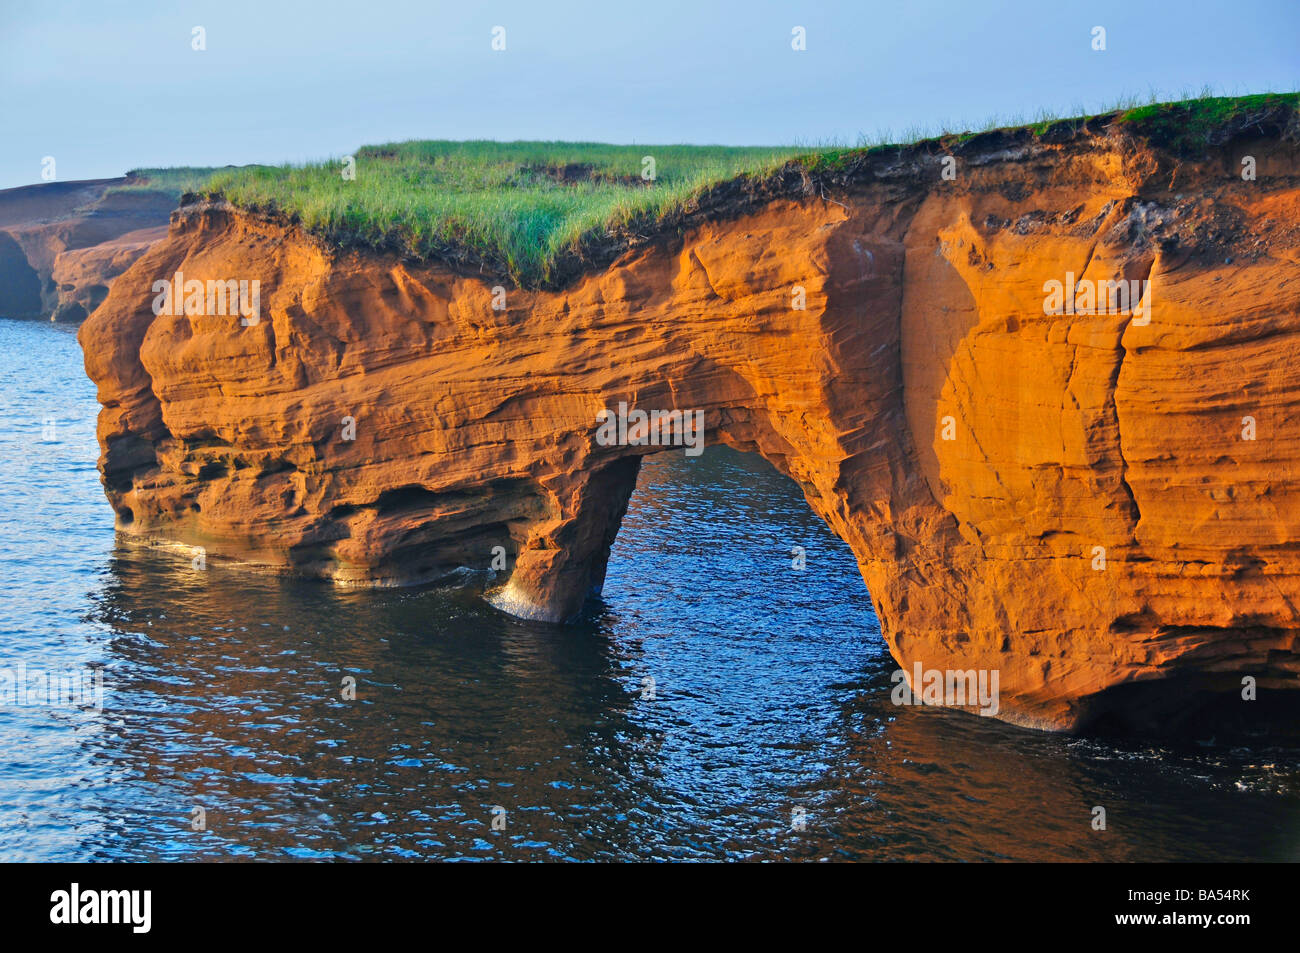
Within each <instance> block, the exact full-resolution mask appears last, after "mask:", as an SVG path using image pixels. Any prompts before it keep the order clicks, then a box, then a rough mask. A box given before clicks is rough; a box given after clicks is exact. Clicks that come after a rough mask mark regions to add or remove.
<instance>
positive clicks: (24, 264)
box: [0, 177, 176, 321]
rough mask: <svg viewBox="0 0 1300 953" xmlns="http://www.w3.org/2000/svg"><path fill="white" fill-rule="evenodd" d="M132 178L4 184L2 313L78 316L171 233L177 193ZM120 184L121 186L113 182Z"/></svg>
mask: <svg viewBox="0 0 1300 953" xmlns="http://www.w3.org/2000/svg"><path fill="white" fill-rule="evenodd" d="M130 182H131V180H130V179H127V178H125V177H123V178H119V179H95V180H89V181H82V182H50V183H48V184H45V185H28V186H23V187H21V188H16V189H3V190H0V316H3V317H11V318H51V319H53V320H56V321H80V320H82V319H84V318H85V317H86V315H88V314H89V313H90V312H91V311H94V310H95V308H97V307H98V306H99V304H100V302H101V301H103V300H104V298H106V297H107V296H108V289H109V288H110V287H111V286H112V284H113V281H114V279H116V278H117V276H118V275H120V274H121V273H122V272H124V271H126V269H127V268H129V267H130V266H131V264H132V263H133V262H134V261H135V260H136V259H137V258H139V257H140V256H141V255H142V254H144V251H145V249H147V248H148V247H149V246H150V245H151V244H153V243H154V242H156V241H159V240H160V239H162V238H163V237H165V236H166V234H167V219H168V216H169V215H170V214H171V211H172V209H173V208H175V207H176V202H175V200H174V198H173V197H171V196H168V195H165V194H162V193H159V192H156V191H152V190H148V189H139V190H136V189H130V190H127V189H122V188H120V187H121V186H125V185H127V184H128V183H130ZM115 187H118V188H115Z"/></svg>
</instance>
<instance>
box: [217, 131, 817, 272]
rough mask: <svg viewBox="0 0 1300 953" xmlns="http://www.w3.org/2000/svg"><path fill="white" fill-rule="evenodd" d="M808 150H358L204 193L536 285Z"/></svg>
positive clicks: (474, 145)
mask: <svg viewBox="0 0 1300 953" xmlns="http://www.w3.org/2000/svg"><path fill="white" fill-rule="evenodd" d="M806 151H807V150H800V149H795V148H787V149H774V148H761V147H760V148H731V147H724V146H613V145H604V144H601V143H581V142H484V141H480V142H450V141H428V142H403V143H394V144H390V145H382V146H366V147H364V148H362V149H360V150H358V151H357V153H356V156H355V161H356V166H355V173H356V178H355V179H354V180H351V181H349V180H346V179H344V178H343V176H342V174H341V173H342V171H343V164H342V163H341V162H337V161H336V162H330V163H320V164H309V165H305V166H276V167H268V166H260V167H247V168H242V169H235V170H231V171H227V172H219V173H217V174H216V175H215V176H214V177H213V178H212V180H211V181H210V182H209V183H208V186H207V187H208V189H209V190H212V191H216V192H221V193H223V194H224V195H225V196H226V197H227V198H228V199H229V200H230V201H231V202H233V203H235V204H236V205H240V206H243V207H246V208H254V209H262V210H267V211H281V212H288V213H290V214H293V215H296V216H297V217H298V219H299V220H300V221H301V222H302V224H303V225H304V226H306V227H307V229H309V230H310V231H313V232H317V233H319V234H323V235H325V236H327V237H330V238H333V239H336V240H347V241H353V242H359V243H361V244H366V245H372V246H376V247H385V246H387V247H395V248H397V249H400V250H401V251H403V252H405V253H408V254H412V255H415V256H417V257H428V256H430V255H436V254H437V253H438V252H439V251H441V250H444V249H447V248H451V247H459V248H467V249H469V250H470V251H472V252H475V253H476V254H478V255H480V256H481V257H483V258H485V259H488V260H490V261H492V260H495V261H498V262H500V263H501V264H502V265H503V266H504V267H505V269H506V270H507V271H508V272H509V274H510V276H511V278H512V279H514V280H515V281H516V282H519V283H521V284H532V283H536V282H538V281H545V280H547V279H548V278H549V277H551V273H552V267H553V265H554V263H555V261H556V259H557V258H558V257H559V255H560V254H561V252H563V251H564V250H565V249H567V248H572V247H574V246H575V244H576V243H577V242H578V240H579V239H580V238H581V237H582V236H584V235H586V234H589V233H594V232H597V231H599V230H602V229H606V228H609V227H611V226H614V227H616V226H620V225H628V224H630V223H632V222H634V221H636V220H638V219H641V218H643V217H648V218H650V219H656V218H659V217H660V216H662V215H663V214H666V213H667V212H669V211H671V210H674V209H678V208H680V207H681V206H683V205H684V204H686V203H687V202H688V201H689V200H690V199H691V197H692V196H694V195H697V194H698V193H699V192H700V191H701V190H703V189H704V188H705V187H706V186H709V185H712V184H714V183H717V182H721V181H725V180H727V179H731V178H734V177H736V176H739V175H745V174H749V175H761V174H764V173H766V172H769V171H771V170H773V169H776V168H778V167H780V166H781V165H782V164H784V163H785V162H786V161H787V160H789V159H790V158H793V157H794V156H796V155H799V154H800V153H801V152H806ZM646 157H650V158H651V159H653V161H654V166H653V174H654V178H653V180H647V179H644V178H642V170H643V169H646V170H647V171H649V166H648V165H647V164H646V163H645V161H644V160H645V158H646Z"/></svg>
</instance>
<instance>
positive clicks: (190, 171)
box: [104, 165, 219, 203]
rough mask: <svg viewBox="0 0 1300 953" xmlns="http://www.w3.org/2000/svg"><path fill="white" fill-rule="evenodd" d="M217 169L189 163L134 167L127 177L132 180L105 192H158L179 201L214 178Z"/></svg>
mask: <svg viewBox="0 0 1300 953" xmlns="http://www.w3.org/2000/svg"><path fill="white" fill-rule="evenodd" d="M217 171H219V169H218V167H216V166H188V165H182V166H175V167H173V168H170V169H132V170H131V171H130V172H128V173H127V178H129V179H130V180H131V181H129V182H127V183H126V184H125V185H114V186H112V187H111V188H108V189H105V190H104V194H105V195H116V194H117V193H119V192H126V193H132V194H138V193H140V192H156V193H158V194H160V195H166V196H169V197H170V198H171V199H172V200H173V201H175V202H177V203H179V202H180V200H181V196H182V195H184V194H185V193H186V192H198V191H200V190H201V189H203V187H204V185H206V183H207V182H208V180H210V179H211V178H212V174H213V173H214V172H217Z"/></svg>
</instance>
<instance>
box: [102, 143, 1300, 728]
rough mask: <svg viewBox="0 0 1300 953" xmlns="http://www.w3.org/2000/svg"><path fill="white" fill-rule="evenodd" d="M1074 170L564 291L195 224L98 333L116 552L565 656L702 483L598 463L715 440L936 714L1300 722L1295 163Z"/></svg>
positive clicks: (977, 163) (192, 219)
mask: <svg viewBox="0 0 1300 953" xmlns="http://www.w3.org/2000/svg"><path fill="white" fill-rule="evenodd" d="M1050 140H1051V137H1043V138H1042V139H1033V138H1032V137H1025V136H1021V137H1015V136H1011V137H1003V139H1001V140H997V139H996V137H995V140H994V141H989V140H987V138H986V139H985V140H982V141H973V142H972V143H970V144H968V145H967V146H966V147H964V148H963V149H961V150H958V151H957V152H956V153H955V154H954V161H953V162H951V163H946V162H944V157H943V156H942V155H939V154H931V153H924V152H916V151H913V152H910V153H900V154H899V155H897V156H892V157H891V156H889V155H886V156H884V157H881V158H879V159H876V160H873V161H872V162H871V163H868V164H866V165H864V166H862V167H861V168H858V169H856V170H854V171H852V172H851V173H845V174H842V175H839V176H829V177H827V178H826V179H825V180H823V181H818V182H811V183H805V184H804V185H802V186H800V187H798V188H795V187H791V188H790V189H787V190H785V192H781V191H780V190H774V191H772V192H770V193H768V194H755V195H751V196H749V197H748V198H745V199H744V200H737V201H734V202H731V203H730V204H727V205H726V206H725V207H722V206H715V207H713V208H711V209H710V208H704V209H703V210H702V211H701V212H700V213H698V214H695V215H693V216H688V217H687V219H686V220H685V222H684V224H683V226H682V228H681V229H680V230H676V229H675V230H673V231H672V232H671V233H669V234H661V235H656V236H650V237H649V238H647V239H646V240H645V241H643V242H640V243H638V244H636V245H635V247H629V248H628V249H627V250H626V251H624V252H623V253H622V255H621V257H618V258H617V259H616V260H614V261H612V262H611V263H608V264H606V265H603V266H602V267H593V268H590V269H588V270H587V272H586V273H585V274H583V275H580V276H579V277H576V278H574V279H573V280H572V281H571V282H569V283H568V284H567V285H566V286H565V287H563V288H560V289H558V290H551V291H528V290H521V289H517V288H514V287H509V286H507V284H506V283H504V282H502V281H501V280H498V279H494V278H492V277H489V276H488V275H486V274H484V275H480V274H478V273H477V271H476V270H475V269H473V268H466V267H465V266H463V265H460V266H458V267H457V269H455V270H453V269H452V268H450V267H447V266H443V265H439V264H418V263H411V262H408V261H403V260H400V259H398V258H396V257H393V256H384V255H381V254H378V253H372V252H363V251H344V250H338V249H332V248H329V247H327V246H325V245H324V244H322V243H321V242H318V241H317V240H315V239H313V238H311V237H309V236H307V235H305V234H303V233H302V232H301V231H300V230H298V229H297V228H295V227H292V226H289V225H285V224H282V223H277V222H273V221H268V220H265V219H262V218H258V217H254V216H251V215H248V214H245V213H242V212H238V211H235V210H233V209H231V208H230V207H228V206H225V205H222V204H219V203H218V204H207V205H198V206H190V207H187V208H186V209H183V210H182V211H181V212H178V213H176V214H175V215H174V217H173V222H172V226H171V230H170V233H169V235H168V237H167V238H166V239H165V240H164V241H162V242H160V243H158V244H156V245H154V246H152V247H151V248H150V250H149V251H148V252H147V253H145V254H144V255H143V257H141V258H140V259H139V260H137V261H136V262H135V264H134V265H132V266H131V268H130V269H129V270H128V271H127V272H126V273H125V274H123V275H122V276H121V277H120V278H119V279H118V280H117V282H116V283H115V284H114V285H113V287H112V290H111V292H110V294H109V296H108V299H107V300H106V301H105V302H104V304H103V305H102V306H100V308H99V310H98V311H97V312H96V313H95V314H94V315H93V316H92V317H91V318H90V319H89V320H88V321H87V322H86V324H85V325H84V326H83V327H82V330H81V342H82V345H83V348H84V351H85V356H86V369H87V371H88V373H89V374H90V376H91V377H92V378H93V379H94V381H95V382H96V384H97V385H98V387H99V395H100V400H101V403H102V404H103V411H102V413H101V416H100V421H99V439H100V444H101V447H102V450H103V454H102V457H101V461H100V467H101V470H102V473H103V479H104V484H105V488H106V491H107V494H108V498H109V501H110V502H111V504H112V506H113V507H114V509H115V510H116V511H117V514H118V525H119V529H120V530H121V531H122V532H123V533H124V534H128V535H131V536H138V537H141V538H145V539H153V540H167V541H175V542H180V543H184V544H187V545H189V546H194V547H203V549H204V552H205V554H206V558H207V559H211V560H216V559H222V558H224V559H227V560H237V561H241V562H245V563H248V564H253V565H258V566H263V567H272V568H275V569H278V570H281V571H286V572H292V573H298V574H304V575H309V576H317V577H324V578H329V579H333V580H335V581H336V582H338V583H340V584H348V585H390V584H406V583H414V582H420V581H427V580H435V579H445V578H448V577H454V576H457V575H462V576H464V575H466V573H465V570H470V571H472V572H473V573H475V574H479V578H481V579H486V580H487V585H486V588H487V596H488V598H490V599H492V600H493V601H494V602H495V604H497V605H498V606H500V607H501V608H503V609H505V610H506V611H509V612H512V613H515V614H517V615H521V616H526V617H530V618H537V619H543V620H552V621H563V620H565V619H568V618H570V617H572V616H573V615H574V614H575V613H577V612H579V611H580V610H581V608H582V606H583V603H584V600H585V599H586V598H587V597H588V596H589V595H590V594H591V593H592V592H594V591H598V590H599V588H600V585H601V582H602V580H603V577H604V573H605V563H606V560H607V558H608V554H609V551H610V545H611V543H612V542H613V540H614V537H615V534H616V533H617V531H618V526H619V521H620V520H621V518H622V515H623V513H624V511H625V509H626V506H627V501H628V498H629V495H630V494H631V492H632V490H633V488H634V486H635V483H636V478H637V471H638V468H639V464H640V459H641V457H642V456H643V455H645V454H647V453H653V452H665V451H667V452H677V453H681V452H684V451H686V452H689V451H690V450H691V447H690V440H691V439H692V432H688V431H687V429H686V428H685V427H683V428H679V429H677V430H673V428H672V427H663V428H660V429H661V430H668V431H672V432H669V433H667V434H666V435H665V433H659V434H658V437H659V439H658V440H657V442H653V443H652V442H650V440H649V439H641V440H638V439H637V438H638V436H640V435H639V434H637V433H636V423H637V420H636V419H629V420H628V421H627V423H629V426H628V427H626V428H625V430H624V432H623V433H622V434H621V435H619V436H617V437H615V438H614V439H613V440H610V439H607V438H608V435H609V432H608V430H606V431H605V433H604V434H603V435H602V432H601V427H602V424H603V423H606V424H607V423H608V422H609V420H610V414H611V413H613V414H619V413H620V412H622V411H621V409H620V404H622V405H624V408H625V410H626V413H625V414H624V416H625V417H627V418H631V417H632V413H631V412H632V411H633V410H641V411H644V412H646V413H647V415H649V413H650V412H652V411H659V412H661V414H662V413H666V412H674V411H681V412H682V413H683V414H684V415H691V416H689V417H686V416H684V417H681V418H669V419H673V420H676V419H680V420H683V421H684V420H695V419H701V420H702V424H703V430H702V438H703V441H704V442H706V443H709V444H726V445H729V446H732V447H736V448H739V449H741V450H746V451H751V452H755V453H758V454H761V455H762V456H763V457H764V458H765V459H767V460H768V461H770V462H771V463H772V464H774V465H775V466H776V467H777V468H778V469H779V470H780V471H781V472H782V473H784V474H786V475H788V476H789V477H791V478H792V479H793V480H795V481H796V482H797V483H798V484H799V486H800V487H801V488H802V489H803V492H804V493H805V495H806V497H807V499H808V503H809V505H810V506H811V507H812V508H813V510H815V511H816V512H817V513H818V514H819V515H820V516H821V517H822V518H823V519H825V520H826V522H827V523H828V524H829V525H830V526H831V527H832V528H833V529H834V531H835V532H836V533H837V534H839V535H840V536H841V537H842V538H843V539H844V540H845V541H846V542H847V543H848V544H849V546H851V547H852V549H853V551H854V553H855V554H856V556H857V559H858V561H859V565H860V567H861V571H862V576H863V579H864V580H865V582H866V585H867V588H868V590H869V591H870V595H871V598H872V600H873V602H874V604H875V606H876V608H877V610H878V612H879V615H880V619H881V624H882V628H883V631H884V635H885V638H886V639H887V640H888V643H889V647H890V650H891V651H892V653H893V655H894V657H895V659H896V660H897V661H898V663H899V667H900V669H901V670H903V671H905V672H907V673H909V678H911V677H912V676H911V675H910V673H912V672H914V671H917V670H918V669H917V666H920V670H921V671H936V670H937V671H944V672H947V671H960V672H969V671H972V670H974V671H975V672H984V673H989V672H996V673H997V676H998V677H997V681H996V684H997V686H998V691H999V698H998V701H997V705H996V713H995V714H996V717H998V718H1003V719H1007V720H1010V721H1013V722H1016V723H1019V724H1024V725H1031V726H1036V727H1041V728H1048V729H1065V730H1079V729H1084V728H1087V727H1089V726H1091V725H1094V724H1096V723H1097V721H1098V719H1109V718H1116V717H1118V718H1121V719H1123V718H1125V717H1132V719H1133V720H1134V721H1135V722H1141V723H1143V724H1151V723H1159V722H1160V721H1161V720H1162V719H1165V718H1168V717H1169V714H1170V712H1176V711H1179V710H1183V709H1185V708H1187V707H1188V706H1191V705H1194V704H1196V703H1198V702H1199V700H1200V699H1203V698H1206V697H1209V696H1211V695H1218V696H1222V697H1225V698H1229V699H1233V700H1238V699H1240V696H1241V694H1242V692H1243V690H1253V691H1255V692H1257V693H1258V694H1259V695H1260V696H1261V697H1262V696H1265V695H1270V694H1271V695H1277V694H1279V693H1280V692H1281V691H1283V690H1285V691H1288V692H1293V691H1294V690H1295V689H1296V688H1297V687H1300V681H1298V680H1297V675H1298V674H1300V652H1298V646H1297V632H1298V631H1300V621H1298V619H1297V612H1296V605H1297V603H1300V576H1298V572H1300V544H1298V542H1297V541H1298V540H1300V485H1298V484H1297V480H1296V473H1297V458H1298V457H1300V380H1298V377H1300V364H1298V363H1297V362H1296V361H1294V360H1293V359H1292V357H1291V355H1292V354H1293V352H1294V351H1295V349H1296V347H1297V345H1298V344H1300V226H1298V223H1300V161H1298V155H1297V151H1296V148H1295V145H1294V144H1293V142H1291V141H1288V139H1287V137H1286V135H1269V136H1266V137H1264V138H1253V139H1251V138H1237V139H1233V140H1231V141H1229V142H1226V143H1224V144H1223V145H1221V146H1219V147H1216V149H1215V151H1214V153H1213V155H1212V156H1211V158H1210V159H1208V160H1202V161H1189V160H1185V159H1179V158H1176V157H1174V156H1171V155H1168V154H1165V153H1164V152H1162V151H1161V150H1159V149H1157V148H1154V147H1151V146H1148V145H1146V144H1143V143H1137V142H1134V141H1131V140H1129V139H1125V138H1123V137H1121V136H1120V135H1119V134H1117V133H1107V132H1099V131H1093V132H1087V133H1080V134H1076V135H1073V136H1065V137H1061V140H1060V141H1056V142H1053V141H1050ZM1245 155H1250V156H1251V157H1253V158H1254V160H1255V163H1256V169H1257V174H1256V177H1255V178H1254V179H1253V180H1247V179H1243V178H1242V176H1241V175H1240V170H1241V168H1242V166H1241V164H1240V163H1241V159H1242V157H1243V156H1245ZM177 273H181V276H182V278H181V282H182V283H181V285H180V292H181V293H184V282H190V281H197V282H202V283H204V287H205V288H206V283H207V282H209V281H212V282H215V281H222V282H226V281H239V280H243V281H254V280H255V281H257V282H258V283H259V284H258V287H259V289H260V292H259V295H260V296H259V298H258V301H257V307H256V313H255V314H254V315H253V316H252V317H251V318H250V317H248V316H244V317H242V318H241V316H240V314H239V313H238V309H237V308H234V307H233V305H232V306H228V307H226V308H225V309H224V310H225V312H226V313H224V314H221V313H210V311H212V310H213V309H210V308H209V307H207V304H208V303H207V301H206V296H205V295H203V294H200V296H199V297H200V298H203V299H204V300H203V301H202V302H196V303H197V305H198V306H197V307H195V308H192V309H191V311H193V312H195V313H189V314H187V313H185V308H184V306H183V304H182V305H181V306H179V307H174V306H173V304H174V302H166V303H164V304H165V306H163V307H162V308H161V310H162V313H155V311H156V310H159V307H158V296H159V294H160V292H159V291H157V290H156V289H157V288H158V287H159V286H158V284H157V283H158V282H160V281H161V282H164V283H165V284H168V286H169V287H170V286H171V284H172V283H173V282H174V280H175V278H176V275H177ZM1107 282H1113V283H1114V284H1113V285H1108V284H1107ZM1121 282H1122V284H1121ZM1121 288H1122V289H1125V291H1126V292H1129V291H1131V292H1132V293H1131V294H1129V293H1125V294H1123V295H1121V293H1120V289H1121ZM177 297H180V295H177ZM246 310H248V311H252V310H253V309H252V308H246ZM173 311H175V312H178V313H171V312H173ZM199 312H202V313H199ZM696 412H699V413H700V414H702V417H701V418H696V417H694V416H693V415H694V414H695V413H696ZM661 420H662V418H661ZM616 432H617V428H616ZM664 532H665V533H671V532H672V527H671V526H665V527H664ZM790 542H792V543H794V542H797V541H790ZM772 558H773V559H774V560H786V561H789V560H790V559H791V556H790V552H789V544H783V545H782V546H780V547H777V548H774V550H773V552H772ZM805 571H811V572H816V571H817V566H816V564H815V560H814V561H812V562H810V563H809V565H808V566H807V568H806V570H805ZM646 585H647V586H651V585H654V580H651V579H648V580H646ZM754 597H755V598H762V593H755V594H754ZM826 611H827V612H835V611H836V607H835V606H827V607H826ZM1246 677H1248V678H1249V679H1250V680H1253V681H1251V682H1250V683H1249V685H1253V689H1249V686H1247V688H1244V687H1243V678H1246ZM921 687H922V686H916V688H917V689H918V691H919V690H920V689H921ZM1146 689H1151V690H1150V691H1147V690H1146ZM942 700H943V701H945V702H948V703H951V702H952V699H951V698H945V699H942ZM1240 703H1241V704H1248V702H1245V701H1241V702H1240ZM987 707H991V706H986V708H987ZM990 713H993V712H990Z"/></svg>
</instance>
